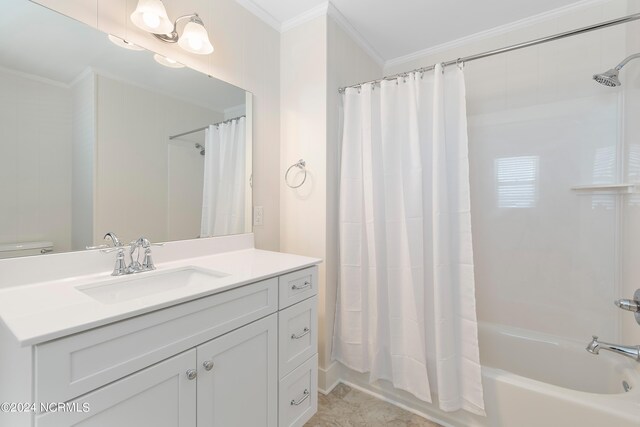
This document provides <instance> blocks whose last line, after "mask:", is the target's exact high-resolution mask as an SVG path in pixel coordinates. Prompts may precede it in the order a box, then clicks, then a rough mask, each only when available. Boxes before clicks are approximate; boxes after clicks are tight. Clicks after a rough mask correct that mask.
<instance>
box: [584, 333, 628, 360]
mask: <svg viewBox="0 0 640 427" xmlns="http://www.w3.org/2000/svg"><path fill="white" fill-rule="evenodd" d="M586 350H587V351H588V352H589V353H591V354H600V350H607V351H611V352H613V353H617V354H621V355H623V356H626V357H629V358H631V359H633V360H635V361H636V362H640V345H636V346H624V345H618V344H611V343H608V342H602V341H598V337H597V336H595V335H594V336H593V339H592V340H591V342H590V343H589V345H587V349H586Z"/></svg>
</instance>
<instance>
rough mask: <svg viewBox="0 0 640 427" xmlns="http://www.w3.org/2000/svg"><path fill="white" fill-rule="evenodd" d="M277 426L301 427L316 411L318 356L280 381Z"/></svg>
mask: <svg viewBox="0 0 640 427" xmlns="http://www.w3.org/2000/svg"><path fill="white" fill-rule="evenodd" d="M279 399H280V403H279V408H280V409H279V426H280V427H302V426H303V425H304V424H305V423H306V422H307V421H309V419H311V417H313V415H314V414H315V413H316V412H317V411H318V355H317V354H315V355H314V356H313V357H312V358H311V359H309V360H307V361H306V362H305V363H303V364H302V365H300V366H298V367H297V368H296V369H295V370H294V371H293V372H291V373H290V374H289V375H287V376H286V377H284V378H283V379H281V380H280V389H279Z"/></svg>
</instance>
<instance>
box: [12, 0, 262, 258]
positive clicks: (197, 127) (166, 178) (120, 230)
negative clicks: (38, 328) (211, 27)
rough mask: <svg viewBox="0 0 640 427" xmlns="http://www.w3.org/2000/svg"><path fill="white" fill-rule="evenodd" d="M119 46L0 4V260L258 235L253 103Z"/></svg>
mask: <svg viewBox="0 0 640 427" xmlns="http://www.w3.org/2000/svg"><path fill="white" fill-rule="evenodd" d="M116 43H120V44H122V40H120V39H117V38H113V37H112V36H111V37H110V38H108V37H107V34H104V33H101V32H99V31H98V30H96V29H94V28H91V27H89V26H87V25H85V24H83V23H80V22H77V21H75V20H73V19H71V18H68V17H66V16H63V15H59V14H58V13H56V12H53V11H51V10H49V9H46V8H44V7H42V6H39V5H36V4H33V3H31V2H28V1H24V0H3V1H2V3H0V258H7V257H12V256H22V255H34V254H40V253H50V252H54V253H55V252H67V251H75V250H84V249H85V248H86V247H88V246H96V245H100V244H103V243H105V242H104V240H103V236H104V235H105V233H107V232H114V233H116V234H117V235H118V236H119V237H120V240H121V241H123V242H125V243H126V242H129V241H131V240H133V239H136V238H138V237H140V236H145V237H147V238H148V239H150V240H151V241H152V242H166V241H172V240H185V239H194V238H198V237H211V236H221V235H228V234H238V233H247V232H251V230H252V229H251V210H252V205H251V164H252V150H251V149H252V141H251V134H252V129H251V121H252V120H251V117H252V111H251V94H250V93H249V92H246V91H244V90H243V89H240V88H238V87H235V86H232V85H230V84H227V83H225V82H223V81H220V80H217V79H214V78H211V77H209V76H207V75H205V74H202V73H200V72H197V71H194V70H191V69H189V68H187V67H184V66H181V64H179V63H176V62H174V61H171V60H170V59H167V58H164V57H161V56H159V55H157V54H155V55H154V54H153V53H152V52H148V51H146V50H130V49H127V48H124V47H121V46H118V45H116ZM138 49H139V48H138Z"/></svg>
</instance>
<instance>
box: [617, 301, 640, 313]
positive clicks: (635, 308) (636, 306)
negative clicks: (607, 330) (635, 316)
mask: <svg viewBox="0 0 640 427" xmlns="http://www.w3.org/2000/svg"><path fill="white" fill-rule="evenodd" d="M615 304H616V305H617V306H618V307H619V308H621V309H623V310H627V311H632V312H634V313H637V312H639V311H640V302H638V301H636V300H633V299H619V300H617V301H616V302H615Z"/></svg>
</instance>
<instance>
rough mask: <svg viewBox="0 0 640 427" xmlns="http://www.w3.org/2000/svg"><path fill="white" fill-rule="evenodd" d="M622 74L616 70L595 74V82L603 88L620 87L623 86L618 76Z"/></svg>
mask: <svg viewBox="0 0 640 427" xmlns="http://www.w3.org/2000/svg"><path fill="white" fill-rule="evenodd" d="M619 74H620V72H619V71H618V70H616V69H615V68H612V69H610V70H609V71H605V72H604V73H600V74H594V75H593V80H595V81H597V82H598V83H600V84H601V85H603V86H607V87H618V86H621V85H622V83H620V79H619V78H618V75H619Z"/></svg>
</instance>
